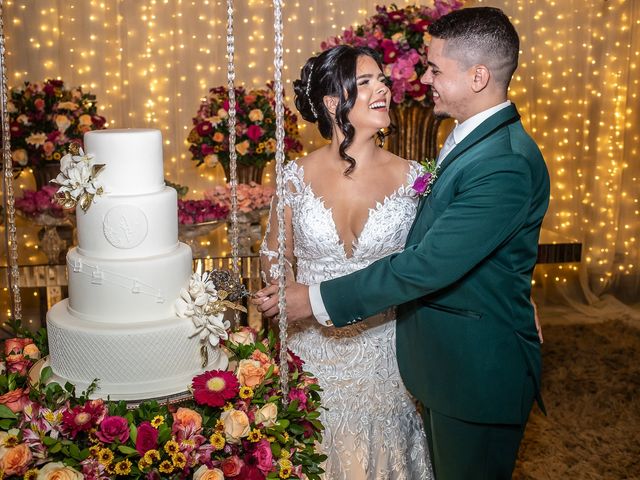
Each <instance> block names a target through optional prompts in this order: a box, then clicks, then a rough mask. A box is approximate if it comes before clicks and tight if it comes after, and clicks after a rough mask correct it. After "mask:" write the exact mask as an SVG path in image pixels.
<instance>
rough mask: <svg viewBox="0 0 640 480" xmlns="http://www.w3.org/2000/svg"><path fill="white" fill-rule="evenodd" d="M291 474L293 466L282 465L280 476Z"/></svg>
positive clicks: (284, 476)
mask: <svg viewBox="0 0 640 480" xmlns="http://www.w3.org/2000/svg"><path fill="white" fill-rule="evenodd" d="M290 476H291V467H282V468H281V469H280V474H279V477H280V478H289V477H290Z"/></svg>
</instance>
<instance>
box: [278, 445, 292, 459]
mask: <svg viewBox="0 0 640 480" xmlns="http://www.w3.org/2000/svg"><path fill="white" fill-rule="evenodd" d="M280 458H284V459H287V460H288V459H289V458H291V453H289V450H286V449H284V448H283V449H282V450H280Z"/></svg>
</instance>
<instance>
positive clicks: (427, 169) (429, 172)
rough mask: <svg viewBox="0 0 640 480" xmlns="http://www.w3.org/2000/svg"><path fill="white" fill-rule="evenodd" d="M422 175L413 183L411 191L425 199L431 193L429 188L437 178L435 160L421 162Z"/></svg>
mask: <svg viewBox="0 0 640 480" xmlns="http://www.w3.org/2000/svg"><path fill="white" fill-rule="evenodd" d="M421 165H422V168H423V173H422V174H421V175H419V176H418V177H417V178H416V179H415V181H414V182H413V185H412V188H413V190H414V191H415V192H416V193H417V194H418V195H420V196H423V197H426V196H427V195H429V194H430V193H431V188H432V187H433V184H434V183H435V181H436V179H437V178H438V166H437V163H436V161H435V160H432V159H431V160H430V159H427V160H424V161H423V162H421Z"/></svg>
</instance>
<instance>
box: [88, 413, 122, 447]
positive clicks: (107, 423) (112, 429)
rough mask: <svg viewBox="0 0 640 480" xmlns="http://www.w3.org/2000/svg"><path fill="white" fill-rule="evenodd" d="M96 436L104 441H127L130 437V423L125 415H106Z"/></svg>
mask: <svg viewBox="0 0 640 480" xmlns="http://www.w3.org/2000/svg"><path fill="white" fill-rule="evenodd" d="M96 437H98V438H99V439H100V441H102V442H104V443H113V442H115V441H116V440H118V441H119V442H120V443H125V442H126V441H127V440H128V439H129V423H128V422H127V419H126V418H123V417H118V416H113V417H105V419H104V420H103V421H102V423H100V428H99V430H98V431H97V432H96Z"/></svg>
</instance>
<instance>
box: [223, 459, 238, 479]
mask: <svg viewBox="0 0 640 480" xmlns="http://www.w3.org/2000/svg"><path fill="white" fill-rule="evenodd" d="M242 466H243V462H242V460H240V458H238V456H237V455H233V456H231V457H228V458H225V459H224V460H223V461H222V465H221V468H222V473H224V476H225V478H226V477H229V478H232V477H237V476H238V475H240V471H241V470H242Z"/></svg>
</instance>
